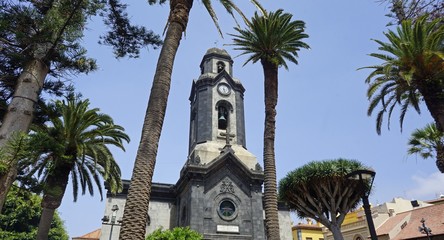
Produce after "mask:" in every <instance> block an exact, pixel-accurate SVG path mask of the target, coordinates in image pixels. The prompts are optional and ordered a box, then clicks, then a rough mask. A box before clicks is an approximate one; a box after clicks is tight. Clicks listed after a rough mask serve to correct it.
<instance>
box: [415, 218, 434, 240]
mask: <svg viewBox="0 0 444 240" xmlns="http://www.w3.org/2000/svg"><path fill="white" fill-rule="evenodd" d="M421 223H422V227H421V226H420V227H418V230H419V232H420V233H422V234H427V238H428V239H429V240H431V239H432V238H431V237H430V236H431V235H432V229H430V228H429V227H427V226H426V225H425V219H424V218H422V219H421Z"/></svg>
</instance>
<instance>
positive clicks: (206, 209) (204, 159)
mask: <svg viewBox="0 0 444 240" xmlns="http://www.w3.org/2000/svg"><path fill="white" fill-rule="evenodd" d="M200 70H201V72H200V75H199V77H198V78H197V80H194V81H193V82H192V86H191V94H190V98H189V101H190V131H189V136H188V139H189V141H188V143H189V145H188V146H189V147H188V154H187V155H186V161H185V164H184V166H183V167H182V169H181V171H180V177H179V180H178V181H177V182H176V184H170V183H156V182H153V183H152V185H151V196H150V204H149V209H148V213H147V219H148V224H147V226H146V232H147V233H148V234H149V233H152V232H153V231H155V230H157V229H159V228H163V229H172V228H174V227H176V226H183V227H185V226H189V227H190V228H191V229H193V230H196V231H198V232H200V233H201V234H202V235H203V236H204V239H211V240H265V232H264V211H263V204H262V184H263V182H264V172H263V170H262V168H261V166H260V164H259V163H258V161H257V159H256V157H255V156H254V155H253V154H252V153H250V152H249V151H248V150H247V148H246V147H247V145H246V139H245V136H246V135H245V131H246V130H245V119H244V92H245V89H244V87H243V86H242V83H241V81H240V80H238V79H236V78H235V77H234V76H233V60H232V59H231V57H230V55H229V54H228V53H227V52H226V51H225V50H223V49H218V48H211V49H209V50H208V51H207V52H206V54H205V55H204V57H203V59H202V62H201V64H200ZM122 182H123V191H122V192H121V193H118V194H112V193H111V192H110V191H109V189H108V187H107V186H105V187H106V188H107V190H108V192H107V200H106V206H105V213H104V218H103V219H102V221H103V222H102V228H101V232H102V235H101V237H100V239H101V240H109V239H112V240H117V239H118V238H119V234H120V223H119V221H120V220H121V219H122V214H123V212H124V207H125V202H126V198H127V194H128V189H129V185H130V181H129V180H123V181H122ZM279 224H280V235H281V239H282V240H291V239H292V235H291V218H290V213H289V211H288V209H286V208H285V206H281V205H280V207H279Z"/></svg>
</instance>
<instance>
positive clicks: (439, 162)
mask: <svg viewBox="0 0 444 240" xmlns="http://www.w3.org/2000/svg"><path fill="white" fill-rule="evenodd" d="M436 167H437V168H438V169H439V171H440V172H441V173H444V146H438V147H437V148H436Z"/></svg>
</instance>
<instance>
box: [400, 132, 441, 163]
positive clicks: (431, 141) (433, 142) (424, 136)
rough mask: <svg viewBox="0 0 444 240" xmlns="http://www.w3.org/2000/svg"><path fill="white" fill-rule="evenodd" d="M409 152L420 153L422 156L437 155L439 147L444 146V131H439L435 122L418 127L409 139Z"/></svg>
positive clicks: (431, 156) (430, 156)
mask: <svg viewBox="0 0 444 240" xmlns="http://www.w3.org/2000/svg"><path fill="white" fill-rule="evenodd" d="M408 144H409V146H410V147H409V149H408V153H409V154H419V155H420V156H421V157H422V158H424V159H426V158H433V157H436V152H437V149H439V148H441V149H443V148H444V133H442V132H441V131H438V129H437V128H436V125H435V124H433V123H430V124H427V125H426V126H425V127H424V128H421V129H416V130H415V131H414V132H413V133H412V135H411V136H410V139H409V141H408Z"/></svg>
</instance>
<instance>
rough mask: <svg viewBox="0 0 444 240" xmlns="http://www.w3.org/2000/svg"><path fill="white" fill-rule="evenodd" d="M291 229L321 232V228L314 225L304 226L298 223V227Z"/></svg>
mask: <svg viewBox="0 0 444 240" xmlns="http://www.w3.org/2000/svg"><path fill="white" fill-rule="evenodd" d="M291 229H305V230H318V231H322V227H321V226H319V225H315V224H305V223H299V224H298V225H294V226H293V227H291Z"/></svg>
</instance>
